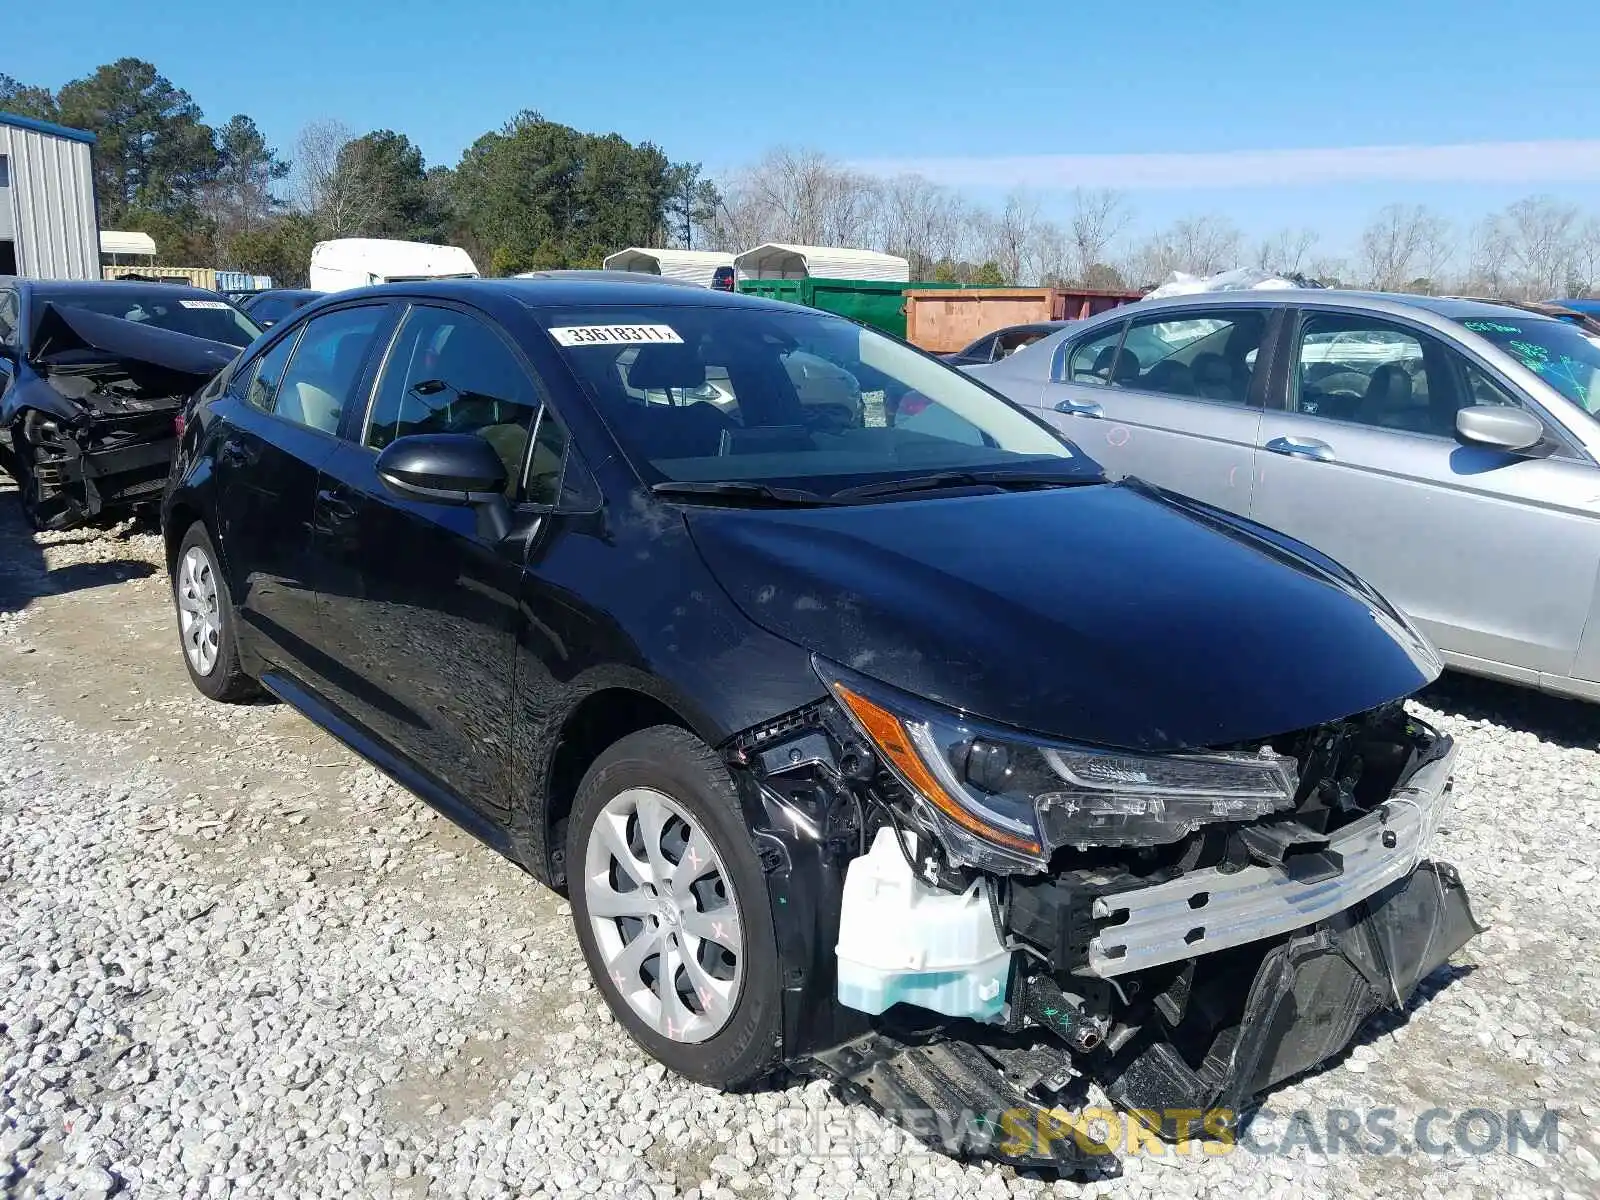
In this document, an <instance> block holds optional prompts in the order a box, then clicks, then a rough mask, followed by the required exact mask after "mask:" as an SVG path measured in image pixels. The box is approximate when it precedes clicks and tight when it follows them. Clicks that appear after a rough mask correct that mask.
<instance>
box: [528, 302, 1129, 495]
mask: <svg viewBox="0 0 1600 1200" xmlns="http://www.w3.org/2000/svg"><path fill="white" fill-rule="evenodd" d="M539 315H540V317H541V319H543V320H544V321H545V323H546V325H547V327H548V329H549V333H550V337H551V340H552V341H553V342H555V344H556V346H557V348H558V349H559V350H560V352H561V353H562V354H563V355H564V356H565V358H566V360H567V362H568V363H569V364H570V365H571V367H572V370H573V373H574V374H575V375H576V376H577V377H578V379H579V381H580V382H581V383H582V384H583V386H584V388H585V390H586V391H587V392H588V393H589V396H590V397H591V398H592V399H593V401H594V404H595V407H596V408H597V409H598V410H599V412H600V415H601V416H602V417H603V418H604V419H605V421H606V423H607V425H608V426H609V427H610V428H611V430H612V432H613V434H615V436H616V438H617V440H618V441H619V442H620V443H621V444H622V447H623V449H624V450H625V452H626V453H627V455H628V457H629V459H630V460H631V461H632V462H633V464H634V466H635V468H636V469H637V470H638V471H639V472H640V474H641V475H642V476H643V477H644V478H645V480H646V481H647V482H650V483H661V482H665V481H679V482H700V481H741V482H746V481H748V482H760V483H763V484H778V483H781V484H783V485H784V486H788V487H798V488H804V489H807V490H808V491H810V492H816V493H820V494H823V495H829V494H832V493H834V492H838V491H842V490H844V489H846V488H848V487H852V486H856V485H859V484H861V483H862V482H864V481H869V480H879V479H883V480H887V479H893V478H897V477H908V476H914V475H925V474H928V473H930V472H947V471H952V470H954V471H962V470H975V469H983V470H995V469H1001V470H1004V469H1006V468H1009V467H1012V466H1016V465H1019V464H1028V465H1030V466H1032V467H1034V468H1038V467H1040V466H1044V467H1053V468H1055V469H1059V470H1063V471H1064V472H1065V473H1069V474H1070V473H1083V472H1096V473H1097V472H1098V467H1096V466H1095V465H1094V464H1093V463H1092V462H1090V461H1089V460H1087V459H1083V458H1081V457H1078V456H1075V455H1074V453H1073V451H1072V449H1071V448H1070V446H1068V445H1067V444H1066V443H1065V442H1063V441H1062V440H1061V439H1060V438H1059V437H1058V436H1057V435H1056V434H1055V433H1053V432H1052V431H1051V430H1050V429H1049V428H1048V427H1046V426H1045V425H1043V424H1042V423H1040V422H1038V421H1035V420H1034V419H1033V418H1031V417H1029V416H1026V415H1025V414H1024V413H1022V412H1021V411H1020V410H1019V409H1016V408H1014V407H1012V406H1011V405H1010V404H1008V403H1006V402H1005V401H1003V400H1001V399H999V398H998V397H996V396H995V395H994V394H993V393H992V392H989V391H987V390H986V389H984V388H983V387H981V386H979V385H978V384H977V383H975V382H974V381H973V380H972V379H970V378H969V377H968V376H966V375H964V374H962V373H961V372H959V371H956V370H954V369H952V368H950V367H946V366H944V365H943V364H942V363H939V362H937V361H935V360H933V359H929V358H925V357H924V356H922V355H921V354H918V353H917V352H916V351H914V350H911V349H909V348H907V347H905V346H903V345H901V344H900V343H899V342H896V341H893V340H891V339H890V338H887V337H884V336H883V335H881V334H878V333H875V332H873V331H872V330H870V329H863V328H861V327H860V326H857V325H853V324H851V323H850V322H848V321H844V320H840V319H839V318H837V317H830V316H826V315H824V314H822V313H810V312H803V311H801V312H779V311H773V310H771V309H765V308H733V307H721V306H716V307H705V308H699V307H690V306H681V305H662V306H631V305H630V306H607V307H589V308H569V309H561V310H543V311H541V312H540V314H539Z"/></svg>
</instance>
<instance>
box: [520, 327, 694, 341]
mask: <svg viewBox="0 0 1600 1200" xmlns="http://www.w3.org/2000/svg"><path fill="white" fill-rule="evenodd" d="M550 336H551V337H552V338H554V339H555V342H556V345H558V346H640V345H655V344H661V343H666V344H669V345H677V346H681V345H683V339H682V338H681V337H679V336H678V331H677V330H676V329H674V328H673V327H672V326H671V325H561V326H558V327H556V328H554V329H552V330H551V331H550Z"/></svg>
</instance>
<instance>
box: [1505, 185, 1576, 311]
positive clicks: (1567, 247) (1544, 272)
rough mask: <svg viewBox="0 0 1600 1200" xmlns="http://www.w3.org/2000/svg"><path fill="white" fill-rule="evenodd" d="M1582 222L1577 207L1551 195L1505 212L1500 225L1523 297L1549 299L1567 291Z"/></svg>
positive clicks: (1518, 287)
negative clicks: (1561, 201) (1563, 202)
mask: <svg viewBox="0 0 1600 1200" xmlns="http://www.w3.org/2000/svg"><path fill="white" fill-rule="evenodd" d="M1581 219H1582V214H1581V213H1580V212H1579V211H1578V209H1577V208H1576V207H1575V206H1574V205H1571V204H1562V203H1560V202H1559V201H1557V200H1556V199H1554V198H1553V197H1551V196H1529V197H1527V198H1526V199H1524V200H1518V201H1517V202H1516V203H1515V204H1513V205H1511V206H1510V207H1509V208H1507V209H1506V211H1505V213H1504V214H1503V215H1502V216H1501V217H1500V219H1499V225H1500V227H1501V228H1502V229H1503V230H1504V236H1505V239H1506V243H1507V246H1508V249H1509V252H1510V255H1509V256H1510V260H1511V264H1512V268H1513V270H1514V272H1515V276H1516V285H1517V289H1518V290H1519V291H1520V292H1521V293H1522V295H1523V296H1525V297H1530V298H1535V299H1549V298H1550V297H1552V296H1559V295H1561V294H1562V293H1563V292H1564V291H1565V290H1566V287H1567V282H1568V279H1569V277H1570V275H1571V274H1572V267H1573V258H1574V255H1575V251H1576V245H1575V243H1576V239H1577V235H1578V231H1579V229H1580V227H1581V226H1580V221H1581Z"/></svg>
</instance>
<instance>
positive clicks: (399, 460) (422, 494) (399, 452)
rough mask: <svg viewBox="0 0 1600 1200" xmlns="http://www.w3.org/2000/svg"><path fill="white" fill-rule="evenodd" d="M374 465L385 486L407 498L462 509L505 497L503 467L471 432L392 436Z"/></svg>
mask: <svg viewBox="0 0 1600 1200" xmlns="http://www.w3.org/2000/svg"><path fill="white" fill-rule="evenodd" d="M377 467H378V478H379V479H381V480H383V484H384V486H385V487H386V488H388V489H389V490H390V491H391V492H393V493H394V494H395V495H397V496H403V497H405V498H406V499H408V500H430V501H432V502H433V503H435V504H457V505H463V506H465V505H472V504H488V503H491V502H493V501H495V500H503V499H504V498H505V490H506V467H505V463H503V462H501V461H500V456H499V455H498V454H496V453H495V450H494V447H493V446H491V445H490V444H489V443H488V442H486V441H484V440H483V439H482V438H481V437H477V436H476V435H474V434H470V433H425V434H413V435H412V436H410V437H402V438H396V439H395V440H394V441H392V442H390V443H389V444H388V445H387V446H385V447H384V448H383V452H382V453H380V454H379V455H378V463H377Z"/></svg>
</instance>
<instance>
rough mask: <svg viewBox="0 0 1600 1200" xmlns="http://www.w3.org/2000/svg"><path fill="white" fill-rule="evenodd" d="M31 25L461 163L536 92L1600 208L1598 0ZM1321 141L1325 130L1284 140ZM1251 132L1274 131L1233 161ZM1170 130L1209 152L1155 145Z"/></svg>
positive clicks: (282, 136) (1051, 207) (292, 127)
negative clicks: (1555, 199)
mask: <svg viewBox="0 0 1600 1200" xmlns="http://www.w3.org/2000/svg"><path fill="white" fill-rule="evenodd" d="M12 45H13V47H14V48H20V49H21V51H22V52H21V54H20V56H18V55H11V56H8V59H7V61H3V62H0V70H5V71H7V72H9V73H11V74H13V75H15V76H17V77H18V78H21V79H23V80H24V81H25V82H31V83H42V84H47V85H49V86H52V87H54V86H59V85H60V84H62V83H64V82H65V81H66V80H68V79H70V78H73V77H74V76H77V75H81V74H83V73H85V72H87V71H89V70H91V69H92V68H93V67H94V66H96V65H97V64H99V63H102V62H106V61H109V60H111V59H113V58H115V57H117V56H119V55H123V54H132V55H137V56H140V57H144V58H148V59H150V60H151V61H153V62H154V63H156V65H157V66H158V67H160V68H161V69H162V70H163V71H164V72H165V73H166V74H167V75H168V77H169V78H171V79H172V80H173V81H174V82H175V83H177V84H178V85H179V86H182V87H185V88H187V89H188V90H189V91H190V92H191V93H192V94H193V95H194V97H195V99H196V100H197V101H198V102H199V103H200V105H201V106H202V107H203V108H204V110H205V112H206V114H207V116H208V118H210V119H214V120H217V121H221V120H225V119H226V118H227V117H228V116H229V115H231V114H232V113H234V112H237V111H243V112H248V113H249V114H251V115H252V116H254V117H255V118H256V119H257V121H258V122H259V123H260V124H261V126H262V127H263V129H264V130H265V131H266V132H267V134H268V136H269V138H271V139H272V140H273V141H274V143H275V144H277V145H278V146H279V147H280V149H283V150H285V151H288V150H291V149H292V147H293V144H294V139H295V134H296V132H297V131H298V129H299V128H300V127H301V126H302V125H304V124H305V123H306V122H307V121H310V120H314V119H318V118H323V117H336V118H338V119H340V120H342V121H344V122H345V123H346V124H348V125H350V126H351V127H352V128H353V129H355V130H357V131H364V130H367V129H371V128H393V129H397V130H400V131H402V132H404V133H407V134H409V135H410V136H411V137H412V138H413V139H414V140H415V141H416V142H418V143H419V144H420V145H421V147H422V149H423V152H424V153H425V154H426V155H427V157H428V160H429V161H430V162H446V163H451V164H453V163H454V162H455V160H456V158H457V157H458V156H459V154H460V153H461V151H462V150H463V149H464V148H465V147H466V146H467V145H468V144H469V143H470V142H471V141H472V139H473V138H474V137H476V136H477V135H478V134H480V133H482V132H484V131H485V130H488V129H491V128H495V127H497V126H498V125H500V124H501V123H502V122H503V121H504V120H505V119H506V118H508V117H509V116H511V115H512V114H513V113H514V112H516V111H517V110H519V109H522V108H533V109H538V110H539V111H541V112H543V113H544V114H545V115H546V116H547V117H550V118H553V119H556V120H560V121H564V122H567V123H569V124H572V125H576V126H578V127H580V128H584V129H591V130H615V131H617V132H619V133H622V134H623V135H624V136H626V137H629V138H632V139H644V138H648V139H650V140H652V141H655V142H656V143H658V144H659V145H661V146H662V147H663V148H664V149H665V150H666V152H667V153H668V154H669V155H670V156H672V157H673V158H675V159H694V160H699V161H701V162H704V163H705V164H706V165H707V167H708V168H710V169H712V170H714V171H716V170H722V169H726V168H729V167H734V166H737V165H738V164H740V163H742V162H746V161H749V160H751V159H753V158H755V157H757V156H758V155H759V154H760V152H761V151H762V150H763V149H765V148H767V147H769V146H772V145H775V144H778V143H785V144H789V145H793V146H805V147H814V148H816V149H820V150H822V151H825V152H826V153H828V154H830V155H833V156H835V157H837V158H841V159H845V160H849V161H852V162H858V163H862V164H867V165H882V164H889V165H903V164H911V165H915V166H918V167H920V168H922V169H923V170H924V171H925V173H928V174H930V175H931V176H932V177H934V178H940V179H949V180H951V181H958V182H960V183H961V184H962V186H963V187H964V188H965V189H966V190H967V191H969V192H970V193H972V194H973V195H975V196H976V197H978V198H980V199H991V198H997V197H999V196H1001V195H1003V194H1004V192H1005V191H1006V190H1007V189H1008V188H1009V187H1011V186H1014V185H1017V184H1023V185H1026V186H1028V187H1029V188H1030V189H1031V190H1032V191H1033V192H1034V194H1035V195H1036V196H1038V198H1039V199H1040V201H1041V203H1042V205H1043V207H1044V209H1045V210H1046V211H1047V212H1052V211H1058V210H1062V209H1063V208H1064V205H1065V200H1064V196H1065V185H1066V184H1067V183H1069V182H1070V181H1072V180H1074V179H1080V178H1082V179H1102V178H1103V179H1107V180H1112V181H1116V180H1125V179H1130V178H1131V179H1132V181H1133V182H1132V185H1131V190H1132V198H1133V202H1134V206H1135V209H1136V211H1137V214H1138V220H1139V225H1140V227H1142V228H1149V227H1152V226H1155V225H1158V224H1161V223H1164V222H1167V221H1170V220H1172V219H1174V218H1176V217H1179V216H1184V215H1190V214H1195V213H1205V212H1216V213H1221V214H1224V215H1227V216H1229V217H1231V218H1232V219H1234V220H1235V221H1236V222H1238V223H1239V224H1241V225H1243V226H1244V227H1246V228H1247V229H1249V230H1250V231H1252V232H1259V233H1263V234H1264V233H1267V232H1270V231H1271V230H1273V229H1276V228H1279V227H1283V226H1297V227H1298V226H1302V225H1310V226H1313V227H1316V228H1318V229H1320V230H1321V231H1322V232H1323V234H1324V242H1323V247H1322V248H1323V249H1326V250H1329V251H1341V250H1347V249H1349V248H1350V246H1351V245H1353V242H1354V239H1355V237H1356V235H1357V232H1358V231H1359V229H1360V227H1361V225H1362V224H1363V223H1364V222H1365V220H1366V219H1367V217H1368V216H1369V215H1370V214H1371V212H1372V211H1374V210H1375V209H1376V208H1378V207H1379V206H1381V205H1382V204H1385V203H1388V202H1391V201H1397V200H1403V201H1407V202H1423V203H1429V204H1433V205H1435V206H1436V207H1438V208H1439V209H1441V210H1442V211H1444V212H1445V213H1446V214H1447V215H1448V216H1450V217H1451V218H1452V219H1455V220H1457V221H1459V222H1462V223H1465V222H1467V221H1470V220H1472V219H1474V218H1476V217H1477V216H1479V215H1480V214H1482V213H1483V212H1484V211H1487V210H1488V209H1491V208H1495V207H1499V206H1502V205H1504V204H1505V203H1507V202H1509V201H1511V200H1514V199H1516V198H1518V197H1520V196H1523V195H1527V194H1530V193H1533V192H1547V193H1550V194H1553V195H1556V196H1559V197H1561V198H1563V199H1568V200H1571V201H1573V202H1576V203H1579V204H1582V205H1584V206H1585V207H1588V208H1593V209H1594V210H1596V211H1597V212H1600V133H1597V132H1596V129H1595V126H1594V118H1595V114H1596V112H1600V104H1597V103H1596V102H1597V100H1600V76H1597V75H1596V73H1595V71H1594V66H1593V63H1594V58H1595V51H1594V47H1595V46H1597V45H1600V9H1596V8H1594V7H1592V6H1588V7H1586V6H1570V5H1569V6H1564V7H1562V8H1561V9H1560V10H1559V12H1558V11H1557V10H1554V9H1552V10H1549V11H1548V12H1541V10H1537V9H1531V8H1526V7H1523V6H1521V5H1511V4H1506V3H1504V2H1503V0H1502V2H1501V3H1496V4H1490V3H1487V2H1485V0H1454V2H1451V3H1443V2H1436V0H1340V2H1339V3H1337V4H1315V5H1308V4H1296V3H1293V2H1292V0H1291V2H1285V0H1270V2H1257V0H1245V2H1240V0H1234V2H1233V3H1230V4H1228V5H1226V7H1224V6H1223V5H1222V4H1216V3H1206V2H1204V0H1187V2H1176V0H1144V2H1143V3H1121V4H1111V3H1105V2H1103V0H1102V2H1101V3H1098V4H1092V5H1083V4H1069V3H1062V0H1053V2H1051V3H1039V2H1034V0H1005V2H1002V3H993V4H988V5H974V4H972V3H970V0H968V2H966V3H960V4H957V3H953V2H948V0H919V2H917V3H911V2H910V0H856V2H855V3H842V2H840V0H813V2H812V3H810V4H806V5H796V6H784V7H779V6H775V5H769V4H760V3H749V2H748V0H746V2H743V3H734V2H730V0H703V2H702V0H680V2H679V3H670V4H663V3H659V2H655V3H644V2H642V0H610V2H608V3H594V2H592V0H591V2H590V3H587V4H585V3H581V2H580V3H572V2H571V0H567V2H565V3H561V4H553V3H546V2H541V0H530V2H525V3H508V2H504V0H454V2H451V3H443V4H441V3H439V2H438V0H430V2H428V3H419V2H417V0H383V2H381V3H380V2H378V0H321V2H320V3H310V2H307V0H277V2H276V3H273V4H269V5H267V4H248V3H234V4H217V3H215V0H206V2H203V3H202V2H200V0H158V2H155V3H144V4H139V3H132V2H130V0H74V2H73V3H70V4H68V3H63V4H54V5H44V6H38V7H35V8H34V9H33V10H32V11H31V13H30V16H29V19H28V28H27V30H26V34H25V36H24V37H22V38H19V39H15V40H14V41H13V42H12ZM1512 142H1515V143H1529V142H1533V143H1545V144H1544V145H1538V146H1533V147H1526V146H1525V147H1522V148H1521V149H1519V150H1517V151H1515V152H1512V151H1509V150H1507V149H1506V148H1505V147H1504V145H1503V144H1504V143H1512ZM1548 143H1556V144H1554V145H1550V144H1548ZM1567 143H1576V144H1567ZM1395 146H1399V147H1406V148H1408V149H1406V150H1405V151H1402V152H1400V153H1391V154H1387V155H1381V156H1374V155H1372V154H1370V153H1352V151H1358V150H1360V149H1361V148H1367V147H1395ZM1440 146H1447V147H1454V149H1451V150H1447V151H1440V152H1434V153H1432V154H1429V153H1425V152H1423V151H1422V150H1412V149H1410V148H1425V147H1440ZM1307 150H1318V151H1325V152H1327V153H1323V154H1319V155H1313V156H1309V157H1308V156H1306V155H1304V154H1300V155H1294V154H1289V155H1285V154H1282V153H1278V152H1287V151H1307ZM1238 152H1269V153H1256V154H1253V155H1252V157H1251V158H1250V159H1249V160H1248V162H1247V163H1244V164H1243V165H1244V166H1247V167H1248V169H1249V182H1248V183H1247V184H1246V185H1244V186H1229V185H1228V184H1229V181H1230V180H1235V179H1238V178H1239V172H1240V169H1241V161H1240V160H1239V159H1238V158H1236V157H1226V156H1229V155H1236V154H1237V153H1238ZM1150 155H1184V156H1188V157H1185V158H1183V159H1181V160H1174V159H1166V158H1163V159H1157V160H1155V161H1154V162H1153V163H1152V162H1151V161H1150V160H1148V159H1146V158H1142V157H1130V156H1150ZM1080 156H1089V157H1087V158H1085V157H1080ZM1501 176H1503V177H1501ZM1297 181H1298V182H1297Z"/></svg>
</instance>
